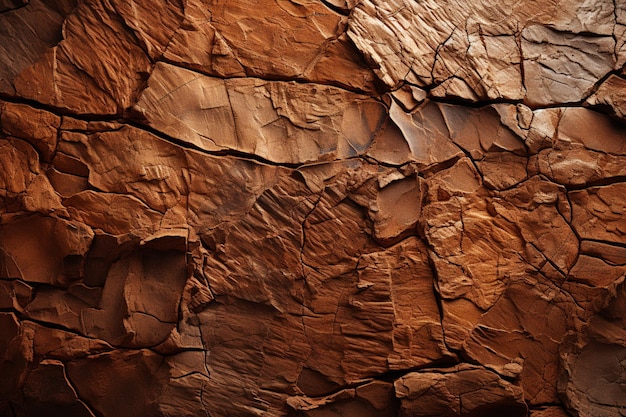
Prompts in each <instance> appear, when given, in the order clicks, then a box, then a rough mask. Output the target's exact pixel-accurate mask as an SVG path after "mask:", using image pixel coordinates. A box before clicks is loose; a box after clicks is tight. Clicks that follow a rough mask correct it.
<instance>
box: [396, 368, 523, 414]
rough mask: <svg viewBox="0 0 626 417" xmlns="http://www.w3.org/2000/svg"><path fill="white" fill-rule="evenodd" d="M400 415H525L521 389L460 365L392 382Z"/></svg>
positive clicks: (406, 376)
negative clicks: (398, 401) (398, 399)
mask: <svg viewBox="0 0 626 417" xmlns="http://www.w3.org/2000/svg"><path fill="white" fill-rule="evenodd" d="M394 385H395V390H396V396H397V397H398V398H400V400H401V404H402V405H401V408H400V412H399V414H398V415H399V416H403V417H404V416H406V417H408V416H415V417H418V416H469V415H495V414H498V415H505V414H506V415H508V416H525V415H526V411H527V410H526V405H525V404H524V400H523V394H522V390H521V389H520V388H519V387H516V386H515V385H513V384H511V383H509V382H506V381H504V380H503V379H501V378H499V377H498V375H497V374H495V373H494V372H492V371H489V370H486V369H483V368H479V367H473V366H461V367H459V368H458V369H442V370H441V371H438V372H437V371H435V372H426V371H421V372H411V373H409V374H407V375H405V376H403V377H402V378H399V379H398V380H396V382H395V384H394Z"/></svg>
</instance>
